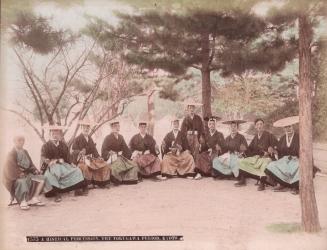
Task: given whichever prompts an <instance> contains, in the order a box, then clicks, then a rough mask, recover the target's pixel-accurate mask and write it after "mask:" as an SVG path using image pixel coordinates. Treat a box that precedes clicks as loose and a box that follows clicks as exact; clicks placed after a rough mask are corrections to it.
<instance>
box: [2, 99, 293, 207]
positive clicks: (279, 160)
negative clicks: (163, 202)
mask: <svg viewBox="0 0 327 250" xmlns="http://www.w3.org/2000/svg"><path fill="white" fill-rule="evenodd" d="M186 105H187V115H186V116H185V117H184V119H183V121H182V124H181V128H180V120H179V119H178V118H176V117H175V116H174V117H172V118H171V126H172V130H171V131H170V132H169V133H168V134H167V135H166V136H165V137H164V139H163V142H162V144H161V150H160V149H159V147H158V146H157V143H156V141H155V139H154V138H153V137H152V136H151V135H150V134H148V133H147V125H148V123H147V121H140V122H139V123H138V128H139V133H138V134H136V135H134V136H133V137H132V138H131V140H130V143H129V145H127V143H126V142H125V140H124V137H123V136H122V135H121V134H120V133H119V132H120V123H119V121H118V120H114V121H112V122H111V123H110V127H111V133H110V134H109V135H107V136H106V137H105V139H104V141H103V144H102V148H101V155H100V154H99V153H98V151H97V148H96V144H95V143H94V141H93V140H92V137H91V135H90V132H91V127H92V123H91V122H89V121H80V128H81V133H80V135H79V136H77V137H76V138H75V140H74V142H73V144H72V148H71V150H69V148H68V146H67V144H66V143H65V141H64V139H63V137H62V129H63V127H62V126H59V125H53V126H49V127H48V129H49V131H50V139H49V141H48V142H46V143H45V144H44V145H43V146H42V149H41V168H40V170H39V169H38V168H36V167H35V165H34V163H33V161H32V159H31V157H30V156H29V154H28V152H27V151H26V150H25V149H24V142H25V139H24V137H23V136H16V137H15V138H14V148H13V149H12V150H11V151H10V153H9V154H8V157H7V163H6V165H5V167H4V174H3V177H4V179H3V180H4V184H5V186H6V188H7V189H8V191H9V192H10V194H11V202H13V200H14V199H16V201H17V203H18V204H19V205H20V207H21V209H25V210H27V209H29V208H30V206H32V205H34V206H43V205H44V203H43V202H42V201H41V200H40V194H41V193H42V192H44V193H45V196H46V197H55V201H56V202H59V201H61V199H62V198H61V195H60V194H61V193H63V192H68V191H71V190H74V192H75V195H87V193H88V187H89V185H94V186H98V187H102V188H106V187H108V185H109V183H110V182H111V183H113V184H115V185H119V184H137V183H138V182H140V181H142V178H147V177H149V178H153V179H155V180H158V181H163V180H167V179H168V178H171V177H174V176H178V177H184V178H188V179H194V180H199V179H201V178H202V177H203V176H206V177H208V176H211V177H214V178H215V179H224V178H226V179H237V182H236V183H235V186H237V187H241V186H244V185H246V178H254V179H257V180H258V190H259V191H262V190H264V189H265V186H266V185H272V186H274V191H285V190H287V189H288V188H292V189H293V190H294V191H295V192H297V191H298V186H299V169H298V168H299V162H298V158H299V135H298V133H296V132H295V131H294V127H293V125H294V124H296V123H297V122H298V117H288V118H286V119H282V120H280V121H278V122H276V123H275V124H276V126H278V127H284V129H285V134H284V135H283V136H282V137H281V139H280V140H279V141H278V140H277V139H276V138H275V136H274V135H273V134H271V133H269V132H268V131H265V130H264V121H263V120H262V119H257V120H255V129H256V135H255V136H254V138H253V140H252V141H251V143H250V144H249V145H248V144H247V141H246V139H245V138H244V136H243V135H242V134H240V133H239V132H238V129H239V124H241V123H245V122H246V121H243V120H229V121H224V122H223V123H224V124H229V125H230V131H231V133H230V135H229V136H227V137H226V138H224V136H223V134H222V133H221V132H218V131H217V129H216V122H217V119H218V117H209V118H207V119H205V121H203V120H202V118H201V117H200V116H199V115H197V114H195V106H196V105H201V104H199V103H196V102H194V101H188V102H187V103H186ZM275 124H274V125H275ZM160 151H161V154H162V160H160V159H159V157H158V156H159V155H160Z"/></svg>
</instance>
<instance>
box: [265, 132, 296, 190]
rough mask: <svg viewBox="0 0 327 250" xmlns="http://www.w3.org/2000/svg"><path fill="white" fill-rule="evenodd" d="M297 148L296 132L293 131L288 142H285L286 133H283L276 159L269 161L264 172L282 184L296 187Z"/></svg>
mask: <svg viewBox="0 0 327 250" xmlns="http://www.w3.org/2000/svg"><path fill="white" fill-rule="evenodd" d="M299 150H300V139H299V134H298V133H294V135H293V137H292V138H291V141H290V142H289V143H287V135H283V136H282V138H281V139H280V140H279V142H278V146H277V152H278V155H277V156H278V160H276V161H272V162H270V163H269V165H268V166H267V168H266V170H265V173H266V174H267V175H269V176H271V177H272V178H273V179H275V180H276V181H277V182H278V183H280V184H281V185H283V186H287V187H298V185H299Z"/></svg>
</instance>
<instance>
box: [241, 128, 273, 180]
mask: <svg viewBox="0 0 327 250" xmlns="http://www.w3.org/2000/svg"><path fill="white" fill-rule="evenodd" d="M276 146H277V140H276V138H275V137H274V135H272V134H271V133H269V132H267V131H263V133H262V135H261V137H260V138H259V137H258V135H255V136H254V138H253V140H252V141H251V143H250V145H249V147H248V149H247V151H246V152H245V155H246V158H244V159H240V160H239V161H238V164H239V169H240V171H241V172H243V173H245V174H246V175H248V176H250V177H253V178H255V179H261V178H262V177H266V174H265V169H266V167H267V165H268V164H269V163H270V162H271V161H272V156H270V157H269V156H264V153H265V152H267V151H268V148H269V147H273V148H274V147H276Z"/></svg>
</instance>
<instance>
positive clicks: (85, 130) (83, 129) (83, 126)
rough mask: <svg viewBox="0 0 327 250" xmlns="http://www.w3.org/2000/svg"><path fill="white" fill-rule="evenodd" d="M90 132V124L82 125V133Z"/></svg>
mask: <svg viewBox="0 0 327 250" xmlns="http://www.w3.org/2000/svg"><path fill="white" fill-rule="evenodd" d="M89 132H90V126H88V125H82V133H83V135H85V136H87V135H88V134H89Z"/></svg>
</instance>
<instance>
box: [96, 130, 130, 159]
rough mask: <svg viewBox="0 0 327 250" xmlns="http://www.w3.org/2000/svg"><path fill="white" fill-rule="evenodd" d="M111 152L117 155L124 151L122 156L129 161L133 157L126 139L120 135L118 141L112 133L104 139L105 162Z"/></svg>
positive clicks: (102, 149)
mask: <svg viewBox="0 0 327 250" xmlns="http://www.w3.org/2000/svg"><path fill="white" fill-rule="evenodd" d="M110 151H114V152H116V153H117V154H118V152H120V151H122V152H123V153H122V155H123V156H124V157H125V158H127V159H130V158H131V156H132V154H131V151H130V150H129V148H128V146H127V144H126V142H125V139H124V137H123V136H122V135H120V134H119V135H118V139H117V138H116V137H115V135H114V133H111V134H109V135H107V136H106V138H104V141H103V143H102V148H101V156H102V158H103V159H104V160H105V161H107V160H108V159H109V152H110Z"/></svg>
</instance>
